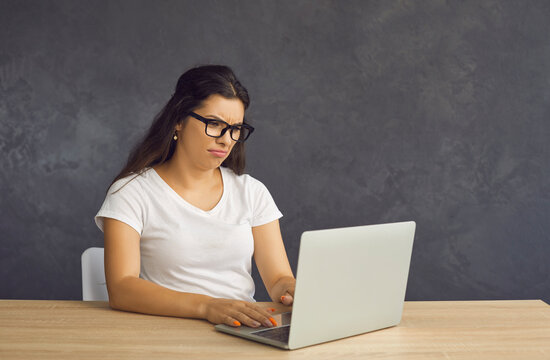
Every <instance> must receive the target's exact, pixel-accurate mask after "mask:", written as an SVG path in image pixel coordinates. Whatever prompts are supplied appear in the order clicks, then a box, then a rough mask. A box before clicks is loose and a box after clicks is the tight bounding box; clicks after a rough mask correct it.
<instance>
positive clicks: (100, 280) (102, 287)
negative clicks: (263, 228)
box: [81, 247, 109, 301]
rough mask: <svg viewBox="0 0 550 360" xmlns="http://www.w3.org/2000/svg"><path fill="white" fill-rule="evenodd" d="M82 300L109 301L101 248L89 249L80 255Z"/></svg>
mask: <svg viewBox="0 0 550 360" xmlns="http://www.w3.org/2000/svg"><path fill="white" fill-rule="evenodd" d="M81 262H82V300H84V301H109V295H108V294H107V285H106V282H105V268H104V263H103V248H98V247H91V248H88V249H86V250H84V252H83V253H82V257H81Z"/></svg>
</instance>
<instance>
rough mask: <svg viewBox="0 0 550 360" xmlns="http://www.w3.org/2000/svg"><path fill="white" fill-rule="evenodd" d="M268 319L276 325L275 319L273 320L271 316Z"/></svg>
mask: <svg viewBox="0 0 550 360" xmlns="http://www.w3.org/2000/svg"><path fill="white" fill-rule="evenodd" d="M269 321H271V323H272V324H273V326H277V321H275V319H273V318H272V317H270V318H269Z"/></svg>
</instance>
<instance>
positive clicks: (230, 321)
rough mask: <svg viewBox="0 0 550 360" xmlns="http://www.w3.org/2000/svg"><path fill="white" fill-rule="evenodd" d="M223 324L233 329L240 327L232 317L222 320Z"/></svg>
mask: <svg viewBox="0 0 550 360" xmlns="http://www.w3.org/2000/svg"><path fill="white" fill-rule="evenodd" d="M222 323H223V324H225V325H229V326H233V327H239V326H241V322H240V321H239V320H237V319H235V318H234V317H232V316H229V315H226V316H225V317H224V319H223V322H222Z"/></svg>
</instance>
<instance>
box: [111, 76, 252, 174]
mask: <svg viewBox="0 0 550 360" xmlns="http://www.w3.org/2000/svg"><path fill="white" fill-rule="evenodd" d="M213 94H218V95H221V96H223V97H225V98H228V99H234V98H238V99H239V100H241V101H242V103H243V105H244V108H245V110H246V109H247V108H248V105H249V104H250V99H249V97H248V91H247V90H246V88H245V87H244V86H243V85H241V83H240V82H239V80H237V77H236V76H235V74H234V73H233V71H232V70H231V68H229V67H227V66H223V65H203V66H198V67H195V68H192V69H190V70H188V71H186V72H185V73H183V74H182V75H181V76H180V78H179V79H178V83H177V85H176V90H175V92H174V94H173V95H172V97H171V98H170V100H168V103H167V104H166V105H165V106H164V108H163V109H162V110H161V111H160V113H158V114H157V116H155V118H154V120H153V124H152V125H151V127H150V128H149V131H147V133H146V134H145V136H144V137H143V139H142V140H141V141H140V142H138V144H137V145H136V146H135V147H134V149H133V150H132V152H131V153H130V156H129V157H128V161H127V162H126V165H125V166H124V168H123V169H122V170H121V171H120V173H119V174H118V175H117V176H116V177H115V179H114V180H113V182H112V183H111V185H112V184H113V183H115V182H116V181H117V180H119V179H122V178H124V177H126V176H130V175H132V174H136V176H137V175H139V174H141V173H142V172H143V171H144V170H145V169H146V168H149V167H152V166H155V165H159V164H162V163H164V162H166V161H168V160H169V159H170V158H171V157H172V155H173V154H174V151H175V148H176V142H175V141H173V139H172V138H173V136H174V130H175V127H176V125H177V124H179V123H181V122H182V121H183V120H184V119H185V118H186V117H187V116H188V114H189V112H191V111H193V110H195V109H196V108H198V107H200V105H201V103H202V101H204V100H205V99H206V98H207V97H209V96H210V95H213ZM222 166H224V167H228V168H230V169H231V170H233V171H234V172H235V173H236V174H237V175H240V174H242V173H243V172H244V166H245V154H244V143H243V142H238V143H236V144H235V145H234V146H233V149H232V150H231V153H230V154H229V156H228V157H227V159H225V161H224V162H223V163H222Z"/></svg>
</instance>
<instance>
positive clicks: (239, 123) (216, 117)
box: [203, 114, 244, 125]
mask: <svg viewBox="0 0 550 360" xmlns="http://www.w3.org/2000/svg"><path fill="white" fill-rule="evenodd" d="M208 116H210V117H213V118H214V119H216V120H221V121H223V122H226V123H228V122H227V121H225V120H224V119H222V118H221V117H219V116H216V115H211V114H209V115H204V116H203V117H208ZM228 124H229V123H228ZM242 124H244V121H241V122H238V123H235V124H231V125H242Z"/></svg>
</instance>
